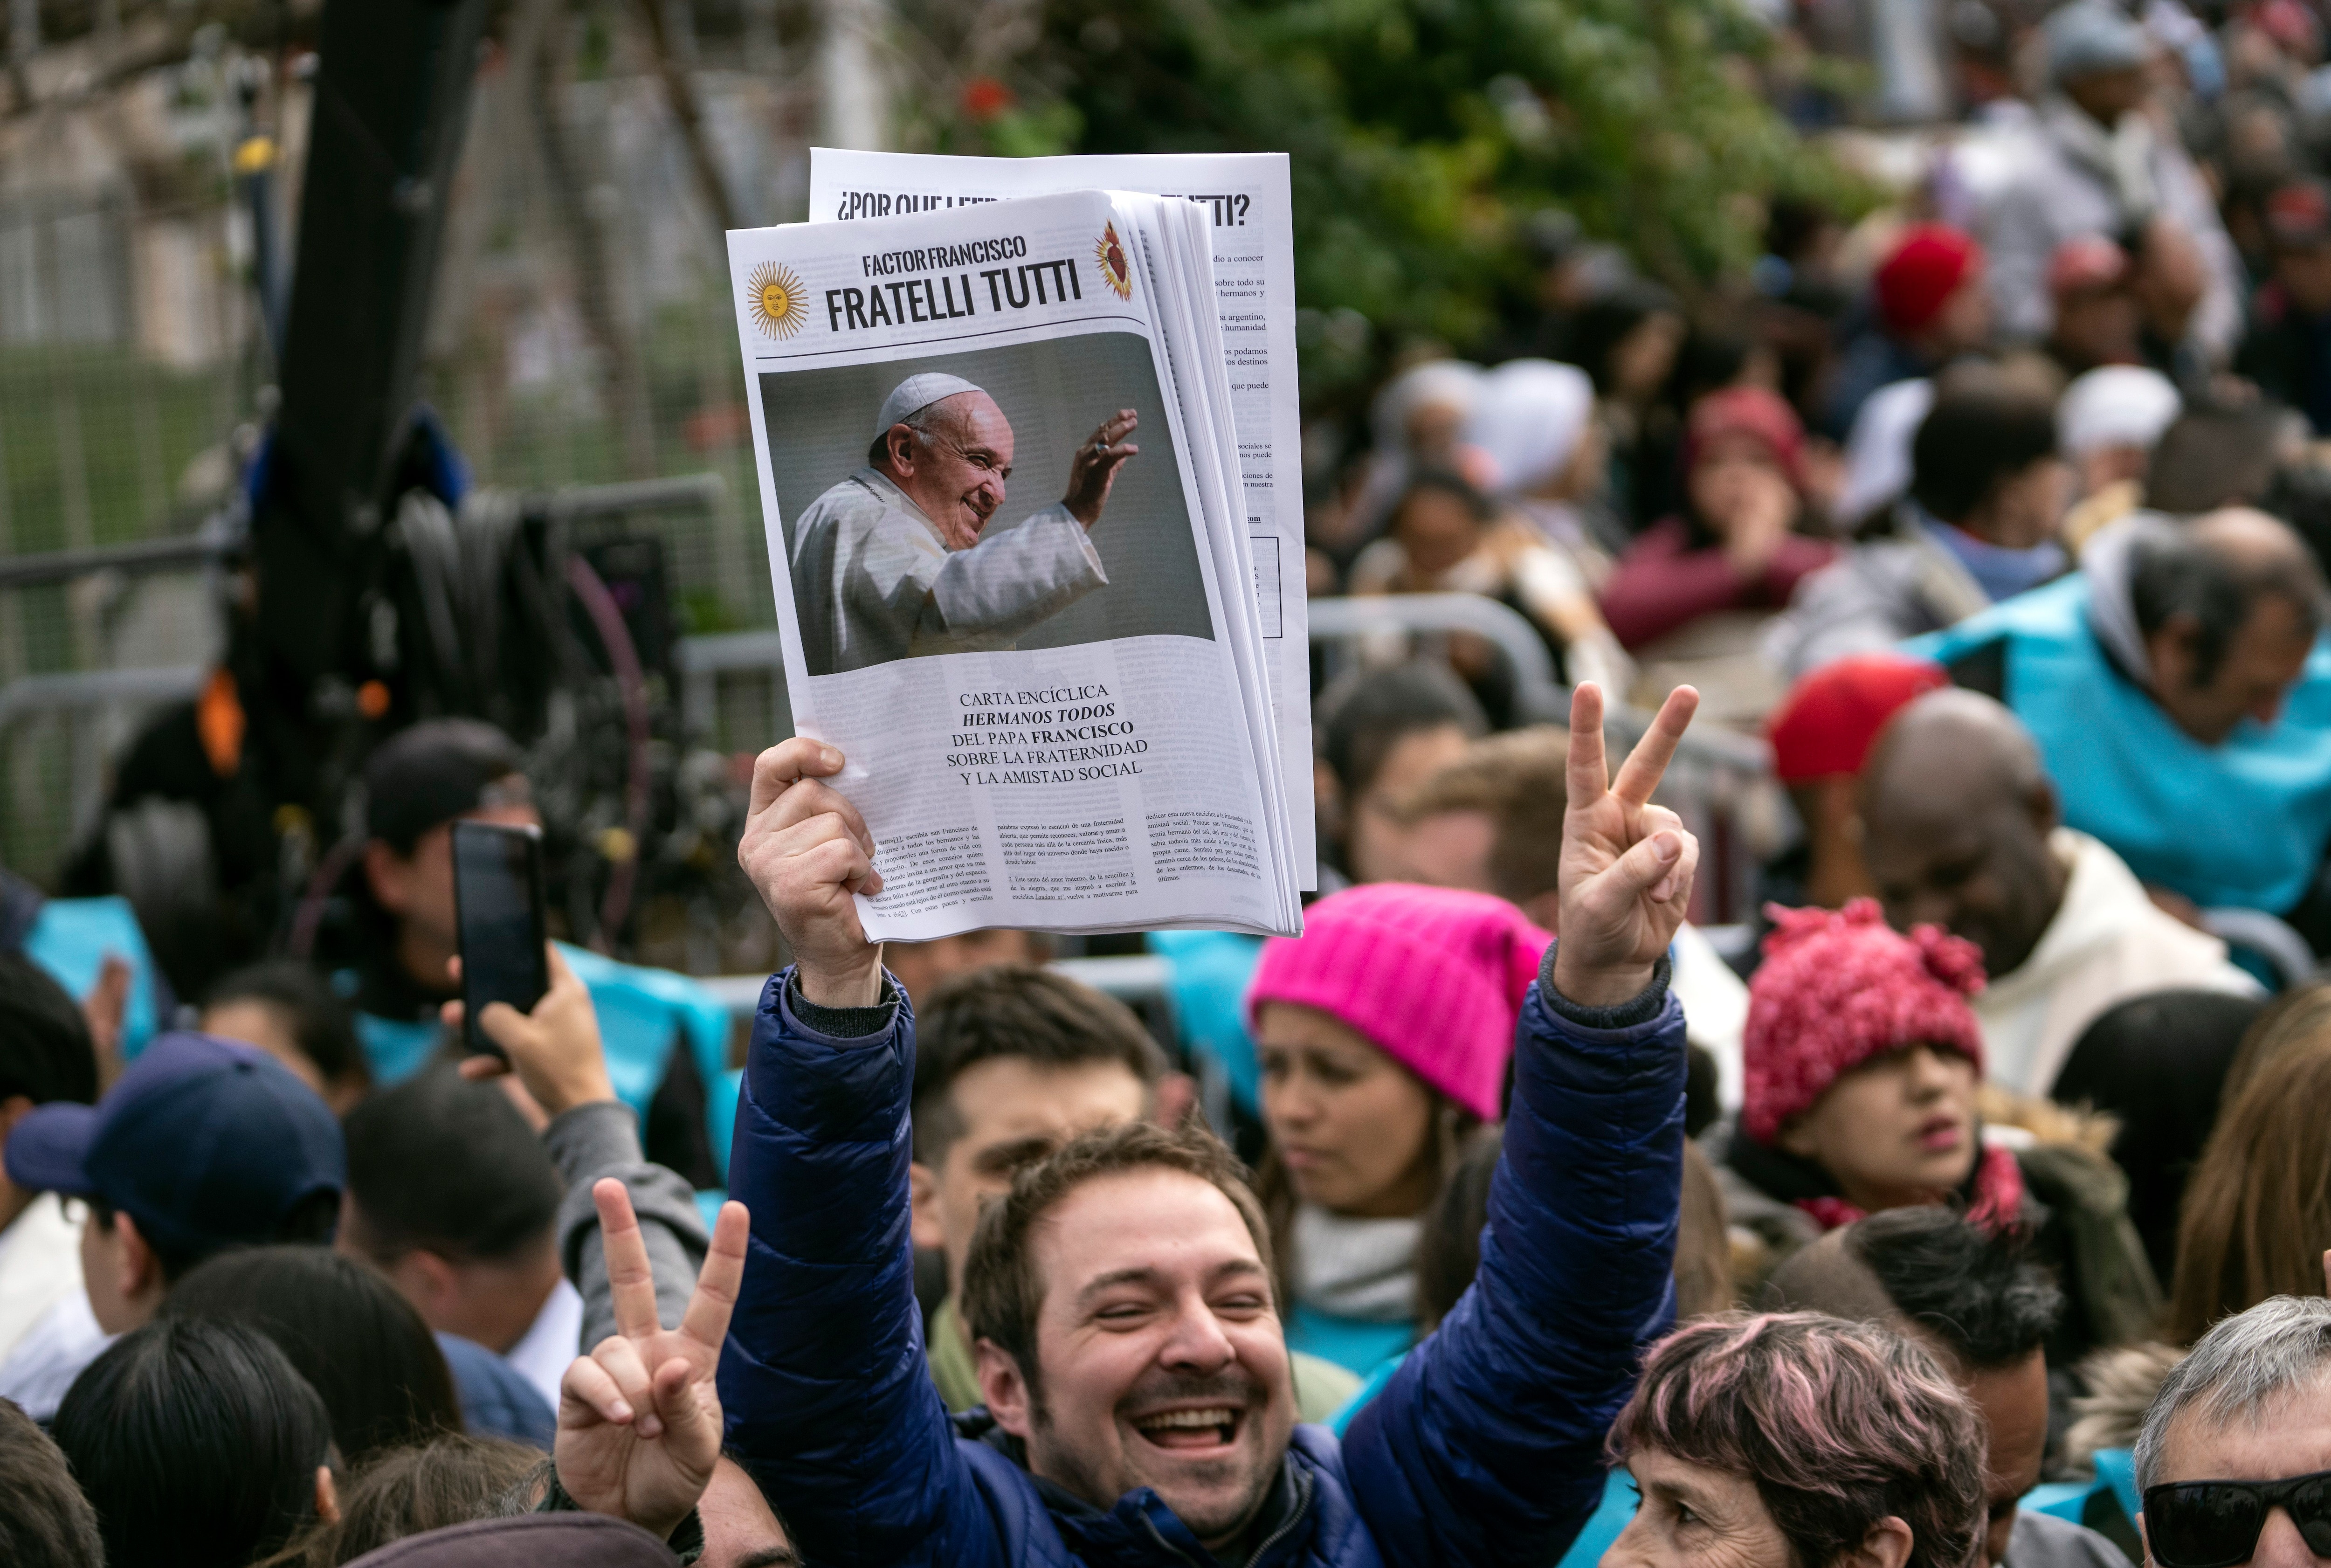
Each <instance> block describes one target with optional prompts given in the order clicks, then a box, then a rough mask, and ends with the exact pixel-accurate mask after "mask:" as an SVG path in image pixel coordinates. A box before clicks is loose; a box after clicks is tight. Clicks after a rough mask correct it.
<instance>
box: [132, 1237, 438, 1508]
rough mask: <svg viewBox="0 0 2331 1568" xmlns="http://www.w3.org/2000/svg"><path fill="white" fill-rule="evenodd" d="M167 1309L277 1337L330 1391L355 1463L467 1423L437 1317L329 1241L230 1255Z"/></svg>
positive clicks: (304, 1371)
mask: <svg viewBox="0 0 2331 1568" xmlns="http://www.w3.org/2000/svg"><path fill="white" fill-rule="evenodd" d="M162 1315H163V1316H166V1317H203V1318H209V1319H212V1320H214V1321H216V1322H220V1323H240V1324H243V1325H245V1326H248V1327H252V1328H255V1329H257V1330H259V1331H260V1332H261V1333H262V1334H264V1335H267V1337H268V1338H270V1339H271V1340H273V1341H274V1342H275V1345H276V1348H277V1349H279V1350H281V1351H282V1352H283V1354H285V1355H286V1356H289V1357H290V1361H291V1364H292V1365H293V1366H294V1367H296V1368H297V1369H298V1370H299V1373H300V1376H302V1377H304V1378H306V1379H307V1380H308V1382H309V1384H310V1385H312V1386H313V1387H314V1388H315V1390H316V1392H317V1393H319V1395H321V1396H322V1397H323V1401H324V1409H325V1410H326V1411H328V1413H329V1414H330V1416H331V1419H332V1440H333V1441H335V1442H337V1443H338V1445H339V1449H340V1454H341V1456H342V1457H343V1458H345V1459H347V1460H348V1461H349V1462H350V1463H352V1464H353V1463H355V1462H356V1461H357V1460H358V1459H362V1458H364V1457H365V1456H366V1455H367V1454H370V1453H372V1452H373V1451H374V1450H376V1449H391V1448H396V1447H399V1446H401V1445H403V1444H406V1443H423V1442H427V1441H428V1440H430V1439H432V1438H433V1437H435V1436H437V1435H439V1434H440V1433H443V1432H458V1431H460V1430H461V1403H460V1402H459V1401H458V1400H457V1399H456V1397H455V1395H454V1392H453V1374H452V1372H451V1371H449V1370H448V1369H447V1368H446V1365H445V1354H444V1352H442V1351H441V1350H439V1349H438V1348H437V1341H436V1339H435V1337H434V1336H433V1335H431V1334H430V1332H429V1325H428V1324H427V1323H425V1322H423V1320H422V1316H421V1314H420V1313H418V1312H416V1311H414V1307H413V1304H412V1303H411V1302H409V1301H407V1300H405V1299H404V1297H403V1296H401V1295H399V1294H398V1293H397V1290H396V1288H395V1286H393V1285H391V1284H390V1283H389V1282H388V1281H387V1279H386V1278H383V1277H382V1276H381V1275H380V1274H379V1273H378V1272H376V1270H374V1269H368V1268H366V1266H365V1265H364V1264H362V1263H359V1262H357V1260H356V1259H353V1258H344V1257H341V1256H340V1255H339V1254H338V1253H336V1252H332V1251H329V1250H326V1249H325V1248H321V1247H253V1248H248V1249H241V1250H235V1251H233V1252H227V1253H223V1254H221V1255H220V1256H218V1257H216V1258H213V1259H210V1260H209V1261H208V1262H206V1263H204V1264H203V1265H202V1266H201V1267H200V1268H198V1269H195V1270H194V1271H193V1272H192V1273H190V1274H188V1275H187V1276H186V1278H184V1279H182V1280H180V1281H179V1282H178V1284H177V1285H176V1287H175V1288H173V1289H172V1290H171V1292H170V1294H169V1296H168V1297H167V1298H166V1300H165V1301H164V1302H163V1305H162Z"/></svg>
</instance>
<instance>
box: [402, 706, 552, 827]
mask: <svg viewBox="0 0 2331 1568" xmlns="http://www.w3.org/2000/svg"><path fill="white" fill-rule="evenodd" d="M523 760H524V759H523V758H522V757H521V756H520V755H519V749H518V746H517V743H516V742H514V741H512V740H511V739H510V737H509V736H507V735H504V734H503V733H502V732H501V731H500V730H499V729H496V728H495V727H493V726H492V725H490V724H481V723H480V722H479V721H478V720H476V719H474V718H436V719H431V720H429V721H428V722H427V723H424V724H416V725H414V727H412V728H410V729H407V730H404V732H402V733H401V734H398V735H395V736H391V737H390V738H389V739H388V740H386V741H384V742H383V743H382V744H381V746H380V748H379V749H378V750H376V751H375V752H374V753H373V754H372V755H371V757H369V758H368V759H367V760H366V763H365V771H364V779H365V832H366V834H367V835H368V836H370V837H372V838H375V839H378V840H379V841H382V842H383V843H385V844H386V845H387V846H388V847H389V848H390V849H392V850H395V851H396V852H397V853H398V854H400V855H406V856H409V855H411V854H412V853H413V847H414V845H415V844H417V843H419V842H420V841H421V835H422V834H423V833H425V832H429V830H430V829H432V828H435V827H441V826H442V825H443V824H445V823H447V822H452V820H453V819H454V818H456V817H461V816H466V815H468V814H469V813H471V812H474V811H476V810H477V809H478V808H479V807H480V806H481V805H485V804H487V803H490V802H491V801H493V800H494V799H495V798H496V797H497V794H498V793H499V796H500V797H501V798H504V799H506V800H507V801H509V802H510V803H518V802H522V801H524V800H526V799H528V798H529V797H528V793H527V786H526V774H524V772H522V771H521V767H522V764H523Z"/></svg>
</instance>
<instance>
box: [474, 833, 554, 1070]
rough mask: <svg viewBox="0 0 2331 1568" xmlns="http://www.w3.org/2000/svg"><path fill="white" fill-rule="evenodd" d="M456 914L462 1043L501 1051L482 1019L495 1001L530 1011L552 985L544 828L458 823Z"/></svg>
mask: <svg viewBox="0 0 2331 1568" xmlns="http://www.w3.org/2000/svg"><path fill="white" fill-rule="evenodd" d="M453 915H454V925H455V928H456V930H457V932H458V935H459V940H460V946H461V1035H462V1043H463V1045H464V1046H466V1047H467V1049H468V1050H469V1051H470V1053H471V1055H473V1056H475V1055H487V1056H502V1055H503V1054H504V1053H503V1051H502V1049H501V1047H499V1046H498V1045H496V1044H495V1043H494V1042H493V1041H491V1040H490V1039H489V1038H488V1037H487V1035H486V1033H485V1031H484V1030H482V1029H480V1027H479V1025H478V1014H479V1013H480V1012H482V1011H484V1009H485V1006H486V1004H487V1003H490V1002H507V1003H509V1004H510V1005H511V1006H512V1007H515V1008H517V1009H518V1010H519V1012H533V1011H534V1006H535V1003H538V1002H540V1001H541V1000H542V995H543V993H544V992H546V991H548V990H549V989H550V965H549V955H548V947H549V936H548V933H547V930H546V928H545V924H544V917H543V895H542V831H541V830H540V829H539V828H520V827H505V826H502V825H500V824H499V823H495V822H455V823H454V824H453Z"/></svg>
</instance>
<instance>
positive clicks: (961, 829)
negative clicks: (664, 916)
mask: <svg viewBox="0 0 2331 1568" xmlns="http://www.w3.org/2000/svg"><path fill="white" fill-rule="evenodd" d="M817 159H818V162H817V164H816V165H815V166H813V195H812V205H813V213H814V214H815V215H816V216H818V217H821V218H825V219H829V220H846V221H829V222H813V223H796V224H789V225H785V226H783V227H779V228H771V229H754V230H743V231H737V232H735V233H731V234H730V235H729V236H728V254H729V266H730V271H731V273H732V276H733V280H734V282H735V287H736V291H737V330H738V336H739V337H740V339H741V341H742V344H743V348H744V359H745V377H746V384H747V394H748V395H747V403H748V405H749V408H750V411H751V419H752V432H753V443H754V454H755V458H756V462H757V464H758V466H759V470H760V482H761V505H762V512H763V517H764V519H765V523H766V528H767V536H768V545H769V561H770V570H771V575H772V577H773V579H774V583H775V596H776V605H777V615H778V621H779V625H780V630H781V636H782V641H783V644H784V649H785V679H786V685H787V689H788V692H789V695H790V697H791V698H792V705H793V712H794V724H795V727H796V728H797V729H798V731H799V732H800V733H801V734H804V735H808V736H816V737H817V738H819V739H822V740H825V741H829V742H831V743H832V744H833V745H834V746H837V747H838V748H839V749H840V750H841V751H842V754H843V755H844V756H845V757H846V758H847V759H848V766H847V768H846V769H845V771H844V772H843V774H842V776H841V778H840V779H839V780H838V781H836V783H837V784H838V787H839V788H840V789H841V790H842V793H843V794H847V795H848V796H849V797H850V798H851V800H852V802H853V803H856V805H857V806H858V808H859V810H860V811H861V813H863V814H864V816H865V818H866V822H867V826H868V828H869V829H870V831H871V833H872V835H873V837H874V841H875V854H874V865H875V869H876V870H878V871H879V872H880V875H881V887H880V891H879V892H878V893H876V894H874V895H873V896H871V897H861V899H860V912H861V917H862V918H863V920H864V923H865V927H866V930H867V934H868V935H869V936H871V937H873V938H875V939H878V940H882V939H898V940H909V941H912V940H922V939H928V938H932V937H937V936H948V935H952V934H954V933H956V932H960V931H966V930H971V929H974V928H976V927H989V926H1004V927H1023V928H1027V929H1033V930H1048V931H1061V932H1085V931H1105V930H1127V929H1136V928H1149V927H1220V928H1229V929H1237V930H1246V931H1256V932H1278V933H1288V934H1292V933H1295V932H1298V931H1299V930H1300V929H1301V928H1302V900H1301V893H1302V891H1303V890H1304V889H1308V888H1309V887H1310V886H1312V885H1313V883H1314V880H1315V878H1316V868H1315V864H1314V860H1313V854H1314V838H1313V826H1312V809H1311V772H1310V757H1309V753H1310V737H1309V732H1308V691H1309V675H1308V668H1307V660H1308V651H1307V642H1306V639H1305V634H1304V632H1305V628H1304V618H1303V604H1302V594H1303V585H1302V523H1301V516H1300V512H1301V496H1300V483H1299V461H1298V454H1297V451H1296V449H1295V442H1296V439H1297V438H1296V433H1295V423H1296V422H1295V413H1296V411H1295V405H1294V395H1295V366H1294V362H1293V342H1292V331H1291V326H1292V322H1291V316H1292V310H1291V305H1292V301H1291V299H1290V298H1289V294H1290V292H1291V282H1292V279H1291V272H1292V268H1291V265H1290V264H1289V255H1288V252H1287V234H1286V230H1287V228H1288V227H1289V225H1288V224H1287V223H1286V185H1287V176H1286V166H1285V162H1284V160H1283V159H1280V158H1277V157H1260V158H1257V157H1238V158H1214V159H1188V158H1167V159H1156V160H1149V159H1042V160H1029V161H1027V162H1024V163H1013V162H1006V161H1004V160H990V159H966V158H947V157H903V156H891V155H874V154H856V153H844V154H834V153H829V152H825V151H821V152H819V153H818V154H817ZM1128 172H1129V173H1131V174H1133V175H1134V176H1137V177H1136V178H1135V179H1133V180H1129V181H1128V180H1126V179H1123V178H1122V177H1118V178H1109V177H1107V176H1123V175H1125V174H1127V173H1128ZM1143 176H1146V177H1143ZM1206 176H1214V177H1213V178H1211V179H1208V178H1207V177H1206ZM1127 184H1137V185H1140V186H1141V187H1142V188H1140V189H1137V190H1134V189H1124V188H1113V187H1118V186H1121V185H1127ZM1104 186H1108V187H1112V188H1103V187H1104ZM1168 186H1179V187H1183V188H1180V189H1175V190H1173V191H1172V192H1170V193H1168V192H1167V187H1168ZM1204 186H1218V187H1220V188H1219V189H1205V188H1202V187H1204ZM1193 198H1194V199H1193ZM1258 205H1260V207H1261V211H1262V214H1264V217H1265V221H1263V222H1258V223H1254V224H1253V225H1252V226H1251V228H1249V229H1248V230H1247V232H1246V233H1242V232H1241V231H1242V228H1246V227H1247V225H1244V224H1242V223H1240V222H1238V220H1240V219H1242V218H1251V217H1254V216H1255V215H1256V214H1257V209H1258ZM1266 231H1269V232H1267V233H1266ZM1282 475H1283V477H1284V482H1285V485H1286V489H1285V490H1284V491H1283V492H1282V491H1281V489H1280V478H1281V476H1282ZM1290 720H1291V722H1290Z"/></svg>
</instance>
